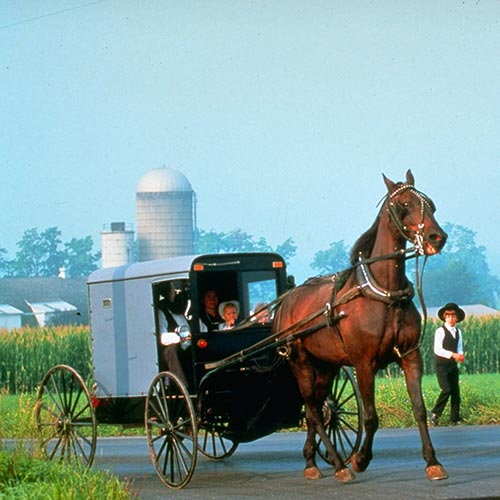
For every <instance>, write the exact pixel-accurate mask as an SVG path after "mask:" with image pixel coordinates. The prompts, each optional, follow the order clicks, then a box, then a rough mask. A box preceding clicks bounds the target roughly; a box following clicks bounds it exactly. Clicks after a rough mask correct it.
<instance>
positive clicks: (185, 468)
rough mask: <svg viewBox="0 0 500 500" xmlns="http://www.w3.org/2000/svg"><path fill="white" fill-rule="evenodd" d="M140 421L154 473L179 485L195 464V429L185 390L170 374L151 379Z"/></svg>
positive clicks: (164, 481)
mask: <svg viewBox="0 0 500 500" xmlns="http://www.w3.org/2000/svg"><path fill="white" fill-rule="evenodd" d="M144 420H145V426H146V437H147V441H148V446H149V456H150V457H151V461H152V462H153V465H154V467H155V469H156V473H157V474H158V476H159V477H160V479H161V480H162V482H163V483H165V484H166V485H167V486H168V487H169V488H174V489H180V488H183V487H184V486H186V484H188V483H189V481H190V480H191V477H192V475H193V472H194V468H195V466H196V454H197V449H198V442H197V439H196V433H197V429H196V419H195V415H194V409H193V403H192V402H191V398H190V396H189V393H188V392H187V389H186V387H185V386H184V384H183V383H182V382H181V380H180V379H179V378H178V377H177V376H176V375H174V374H173V373H171V372H161V373H159V374H158V375H157V376H156V377H155V378H154V379H153V382H152V383H151V386H150V388H149V392H148V395H147V397H146V408H145V415H144Z"/></svg>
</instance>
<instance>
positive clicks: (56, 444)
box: [35, 365, 97, 469]
mask: <svg viewBox="0 0 500 500" xmlns="http://www.w3.org/2000/svg"><path fill="white" fill-rule="evenodd" d="M35 421H36V426H37V433H38V439H39V443H40V447H41V449H42V451H43V452H44V453H45V454H46V456H47V457H48V458H49V459H50V460H56V459H60V460H63V461H66V462H70V463H73V464H76V465H78V466H80V467H82V468H84V469H88V468H89V467H90V466H91V465H92V462H93V460H94V456H95V449H96V441H97V420H96V416H95V411H94V407H93V405H92V399H91V397H90V393H89V390H88V389H87V386H86V385H85V382H84V381H83V379H82V377H81V376H80V375H79V374H78V373H77V372H76V371H75V370H74V369H73V368H71V367H69V366H66V365H56V366H54V367H53V368H51V369H50V370H49V371H48V372H47V373H46V374H45V376H44V377H43V379H42V382H41V384H40V389H39V391H38V396H37V400H36V404H35Z"/></svg>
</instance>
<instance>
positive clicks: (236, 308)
mask: <svg viewBox="0 0 500 500" xmlns="http://www.w3.org/2000/svg"><path fill="white" fill-rule="evenodd" d="M219 314H220V315H221V316H222V319H223V320H224V323H221V324H220V325H219V330H230V329H231V328H233V327H234V326H236V325H237V324H238V315H239V314H240V305H239V304H238V302H236V300H229V301H227V302H222V304H220V305H219Z"/></svg>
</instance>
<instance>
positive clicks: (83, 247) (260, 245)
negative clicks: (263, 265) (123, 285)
mask: <svg viewBox="0 0 500 500" xmlns="http://www.w3.org/2000/svg"><path fill="white" fill-rule="evenodd" d="M443 228H444V230H445V231H446V232H447V233H448V235H449V238H448V241H447V243H446V245H445V247H444V249H443V251H442V252H441V253H440V254H439V255H435V256H432V258H430V259H428V261H427V262H426V268H425V276H424V290H425V300H426V305H427V306H429V307H433V306H439V305H442V304H443V303H445V302H449V301H454V302H457V303H460V304H484V305H487V306H490V307H497V304H498V300H499V296H500V280H499V279H498V278H497V277H496V276H494V275H492V273H491V271H490V269H489V266H488V263H487V259H486V255H485V252H486V249H485V247H483V246H480V245H477V243H476V233H475V232H474V231H472V230H471V229H468V228H466V227H464V226H460V225H457V224H451V223H447V224H444V225H443ZM93 246H94V243H93V241H92V238H91V237H90V236H86V237H85V238H80V239H78V238H72V239H71V240H70V241H68V242H63V241H62V239H61V231H60V230H59V229H58V228H57V227H50V228H48V229H46V230H44V231H41V232H39V231H38V230H37V229H36V228H31V229H28V230H27V231H25V233H24V235H23V237H22V239H21V240H20V241H19V242H18V243H17V248H18V250H17V252H16V255H15V258H14V259H11V260H9V259H7V258H6V255H7V251H6V249H5V248H3V247H1V246H0V277H38V276H41V277H44V276H45V277H46V276H57V275H58V274H59V271H60V269H61V268H62V267H64V269H65V272H66V276H68V277H70V278H74V277H78V276H87V275H89V274H90V273H91V272H92V271H94V270H96V269H97V268H98V265H99V261H100V258H101V254H100V252H98V251H96V252H94V251H93ZM350 248H351V247H350V246H349V245H348V244H346V243H345V241H344V240H340V241H334V242H332V243H330V245H329V247H328V248H327V249H323V250H318V251H317V252H316V254H315V255H314V258H313V261H312V262H311V268H312V269H314V270H315V271H316V272H317V274H318V275H327V274H333V273H335V272H338V271H341V270H344V269H347V268H349V267H350V266H351V264H350V259H349V253H350ZM270 251H274V252H277V253H279V254H280V255H281V256H282V257H283V258H284V259H285V260H286V261H287V262H289V261H290V259H292V258H293V257H294V256H295V255H296V252H297V245H296V244H295V241H294V240H293V238H288V239H286V240H285V241H283V242H282V243H281V244H279V245H277V246H276V247H272V246H271V245H270V244H269V243H268V242H267V240H266V239H265V238H263V237H260V238H255V237H254V236H252V235H251V234H248V233H246V232H244V231H242V230H241V229H235V230H233V231H230V232H227V233H224V232H217V231H215V230H214V229H211V230H209V231H206V230H203V229H200V230H197V231H196V232H195V253H229V252H270Z"/></svg>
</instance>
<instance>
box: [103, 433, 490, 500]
mask: <svg viewBox="0 0 500 500" xmlns="http://www.w3.org/2000/svg"><path fill="white" fill-rule="evenodd" d="M431 437H432V439H433V443H434V447H435V448H436V451H437V454H438V457H439V460H440V461H441V463H442V464H443V465H444V467H445V468H446V470H447V472H448V474H449V476H450V477H449V479H447V480H445V481H428V480H427V478H426V476H425V472H424V461H423V459H422V458H421V451H420V447H421V445H420V439H419V436H418V432H417V430H416V429H391V430H388V429H382V430H380V431H379V432H378V433H377V435H376V438H375V447H374V459H373V461H372V463H371V464H370V466H369V468H368V470H367V471H366V472H364V473H362V474H357V476H356V479H355V481H353V482H351V483H347V484H341V483H338V482H337V481H336V480H335V479H334V478H333V476H332V469H331V468H330V467H329V466H327V465H326V464H324V462H321V465H320V462H318V465H320V467H321V469H322V471H323V474H324V476H325V477H324V478H323V479H320V480H318V481H306V480H305V479H304V478H303V475H302V470H303V467H304V462H303V459H302V446H303V444H304V438H305V435H304V433H302V432H294V433H278V434H273V435H271V436H268V437H266V438H263V439H260V440H258V441H255V442H253V443H247V444H242V445H240V446H239V448H238V449H237V450H236V452H235V454H234V455H233V456H232V457H230V458H228V459H226V460H224V461H222V462H212V461H209V460H208V459H206V458H204V457H202V456H199V458H198V462H197V466H196V470H195V473H194V475H193V478H192V480H191V482H190V483H189V484H188V485H187V486H186V488H184V489H183V490H170V489H168V488H167V487H165V486H164V485H163V483H162V482H161V481H160V479H159V478H158V477H157V476H156V473H155V471H154V468H153V465H152V464H151V462H150V459H149V455H148V448H147V444H146V440H145V439H144V438H99V439H98V441H97V453H96V465H97V467H98V468H99V469H101V470H109V471H111V472H113V473H114V474H117V475H118V476H119V477H120V478H122V479H124V478H127V479H128V480H130V481H132V482H133V488H132V489H133V491H134V492H136V493H137V494H138V495H139V498H141V499H143V500H152V499H160V498H190V499H216V500H229V499H234V498H235V497H238V498H248V499H249V498H273V499H286V500H294V499H304V498H311V499H312V498H315V499H318V498H332V497H334V498H342V499H365V498H371V499H380V500H382V499H397V500H400V499H405V498H406V499H408V500H413V499H424V498H425V499H433V500H440V499H451V498H459V499H470V498H500V425H499V426H462V427H437V428H432V429H431Z"/></svg>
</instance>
